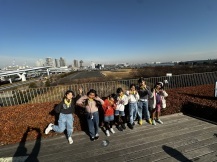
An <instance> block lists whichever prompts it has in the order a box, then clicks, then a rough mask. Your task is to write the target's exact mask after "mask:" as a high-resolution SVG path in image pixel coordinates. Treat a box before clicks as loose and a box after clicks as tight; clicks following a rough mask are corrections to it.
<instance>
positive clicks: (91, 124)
mask: <svg viewBox="0 0 217 162" xmlns="http://www.w3.org/2000/svg"><path fill="white" fill-rule="evenodd" d="M86 119H87V125H88V129H89V135H90V137H95V135H96V134H97V133H98V131H99V112H98V111H97V112H94V113H87V114H86Z"/></svg>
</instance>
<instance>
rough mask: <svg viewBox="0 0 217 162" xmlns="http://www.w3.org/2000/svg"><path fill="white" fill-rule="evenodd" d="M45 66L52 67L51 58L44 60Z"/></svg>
mask: <svg viewBox="0 0 217 162" xmlns="http://www.w3.org/2000/svg"><path fill="white" fill-rule="evenodd" d="M45 66H51V67H54V63H53V59H52V58H51V57H47V58H45Z"/></svg>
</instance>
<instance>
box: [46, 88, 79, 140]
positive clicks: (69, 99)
mask: <svg viewBox="0 0 217 162" xmlns="http://www.w3.org/2000/svg"><path fill="white" fill-rule="evenodd" d="M73 97H74V92H73V91H71V90H68V91H66V92H65V95H64V98H63V100H62V101H61V102H60V103H59V104H58V105H57V107H55V111H56V112H57V110H58V111H59V112H57V113H60V115H59V120H58V125H54V124H52V123H50V124H49V125H48V127H47V128H46V129H45V134H48V133H49V132H50V131H51V130H53V131H55V132H58V133H62V132H63V131H64V130H65V129H66V130H67V136H68V141H69V144H72V143H73V140H72V137H71V136H72V132H73V121H74V118H73V115H72V114H73V113H74V112H75V99H73Z"/></svg>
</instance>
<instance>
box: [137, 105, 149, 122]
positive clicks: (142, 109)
mask: <svg viewBox="0 0 217 162" xmlns="http://www.w3.org/2000/svg"><path fill="white" fill-rule="evenodd" d="M138 116H139V120H141V119H142V116H144V118H145V119H150V112H149V110H148V101H138Z"/></svg>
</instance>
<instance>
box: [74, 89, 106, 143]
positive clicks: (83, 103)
mask: <svg viewBox="0 0 217 162" xmlns="http://www.w3.org/2000/svg"><path fill="white" fill-rule="evenodd" d="M76 104H77V105H78V106H80V107H84V108H85V110H86V119H87V124H88V129H89V135H90V140H91V141H94V140H97V139H98V138H99V133H98V130H99V129H98V127H99V112H98V107H99V106H100V104H101V105H103V104H104V101H103V100H102V99H101V98H99V97H98V96H97V93H96V91H95V90H94V89H90V90H89V92H87V95H84V96H82V97H81V98H79V99H78V101H77V102H76Z"/></svg>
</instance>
